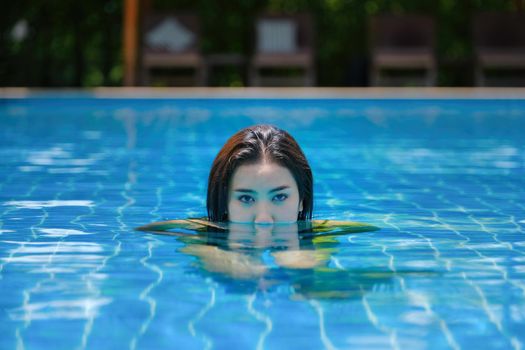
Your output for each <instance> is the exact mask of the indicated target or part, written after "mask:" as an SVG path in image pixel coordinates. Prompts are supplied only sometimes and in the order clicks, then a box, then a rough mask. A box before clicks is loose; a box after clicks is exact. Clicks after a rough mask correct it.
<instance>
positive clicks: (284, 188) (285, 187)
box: [234, 185, 290, 193]
mask: <svg viewBox="0 0 525 350" xmlns="http://www.w3.org/2000/svg"><path fill="white" fill-rule="evenodd" d="M288 188H290V186H287V185H283V186H279V187H276V188H274V189H271V190H270V191H268V193H273V192H279V191H281V190H286V189H288ZM234 191H235V192H242V193H256V191H254V190H250V189H248V188H237V189H235V190H234Z"/></svg>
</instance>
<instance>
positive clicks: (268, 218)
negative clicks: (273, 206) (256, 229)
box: [254, 204, 273, 224]
mask: <svg viewBox="0 0 525 350" xmlns="http://www.w3.org/2000/svg"><path fill="white" fill-rule="evenodd" d="M254 223H256V224H273V216H272V213H271V211H270V208H268V206H267V205H266V204H261V205H259V206H258V207H257V212H256V213H255V220H254Z"/></svg>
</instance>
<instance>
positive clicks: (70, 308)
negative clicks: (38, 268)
mask: <svg viewBox="0 0 525 350" xmlns="http://www.w3.org/2000/svg"><path fill="white" fill-rule="evenodd" d="M111 301H112V299H111V298H87V299H77V300H53V301H48V302H40V303H30V304H27V305H24V306H22V307H19V308H16V309H12V310H10V311H9V312H8V314H9V317H10V318H11V319H12V320H15V321H28V319H29V320H49V319H89V318H92V317H94V316H96V315H97V314H98V310H99V308H100V307H102V306H104V305H107V304H109V303H111Z"/></svg>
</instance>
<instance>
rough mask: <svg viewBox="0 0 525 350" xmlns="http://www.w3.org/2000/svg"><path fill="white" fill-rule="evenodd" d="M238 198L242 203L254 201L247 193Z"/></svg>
mask: <svg viewBox="0 0 525 350" xmlns="http://www.w3.org/2000/svg"><path fill="white" fill-rule="evenodd" d="M238 199H239V201H241V202H243V203H253V202H255V199H254V198H253V197H252V196H248V195H245V194H243V195H242V196H240V197H239V198H238Z"/></svg>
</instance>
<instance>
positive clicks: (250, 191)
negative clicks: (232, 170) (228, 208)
mask: <svg viewBox="0 0 525 350" xmlns="http://www.w3.org/2000/svg"><path fill="white" fill-rule="evenodd" d="M234 191H235V192H243V193H255V191H254V190H249V189H247V188H237V189H235V190H234Z"/></svg>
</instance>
